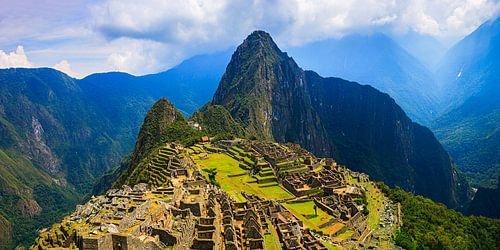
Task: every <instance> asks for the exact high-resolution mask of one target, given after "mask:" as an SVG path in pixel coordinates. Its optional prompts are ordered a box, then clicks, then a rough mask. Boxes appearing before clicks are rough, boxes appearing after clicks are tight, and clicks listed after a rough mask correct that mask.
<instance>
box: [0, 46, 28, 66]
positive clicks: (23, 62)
mask: <svg viewBox="0 0 500 250" xmlns="http://www.w3.org/2000/svg"><path fill="white" fill-rule="evenodd" d="M31 67H33V65H32V64H31V62H30V61H29V60H28V57H27V56H26V54H25V53H24V48H23V46H17V49H16V51H15V52H10V53H5V52H4V51H3V50H0V68H31Z"/></svg>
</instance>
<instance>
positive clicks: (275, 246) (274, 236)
mask: <svg viewBox="0 0 500 250" xmlns="http://www.w3.org/2000/svg"><path fill="white" fill-rule="evenodd" d="M267 224H268V228H269V232H270V233H269V234H264V244H265V245H266V249H268V250H280V249H281V245H280V239H279V237H278V233H277V232H276V230H275V229H274V227H273V226H272V224H271V222H270V221H268V222H267Z"/></svg>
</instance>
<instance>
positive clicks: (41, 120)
mask: <svg viewBox="0 0 500 250" xmlns="http://www.w3.org/2000/svg"><path fill="white" fill-rule="evenodd" d="M229 56H230V54H229V53H228V52H220V53H216V54H212V55H204V56H196V57H193V58H191V59H188V60H186V61H185V62H183V63H181V64H180V65H178V66H176V67H174V68H172V69H170V70H167V71H165V72H161V73H158V74H153V75H146V76H132V75H129V74H125V73H119V72H112V73H104V74H94V75H90V76H88V77H86V78H84V79H82V80H77V79H73V78H71V77H68V76H67V75H65V74H64V73H61V72H59V71H57V70H53V69H48V68H40V69H2V70H0V93H1V94H0V205H1V206H0V229H1V230H0V231H1V232H2V233H1V234H0V243H1V244H2V245H5V244H7V243H5V244H4V242H8V244H12V246H16V245H17V244H26V243H27V242H29V241H30V237H33V236H34V235H35V231H36V229H37V228H40V227H41V226H47V225H48V224H47V223H50V222H53V221H54V220H56V219H58V218H59V217H60V216H61V215H62V214H63V213H65V212H67V211H69V210H70V209H71V208H72V207H73V206H74V204H76V203H77V202H78V201H80V199H82V197H83V196H84V195H85V194H88V193H89V192H90V191H91V188H92V185H93V183H94V181H95V180H96V178H97V177H100V176H101V175H103V174H104V173H105V172H106V171H108V170H110V169H112V167H115V166H121V167H122V168H124V166H128V164H127V163H126V162H121V163H120V160H121V159H122V158H123V157H124V156H125V155H127V154H128V153H129V152H130V151H131V150H132V149H133V146H134V142H135V139H136V135H137V133H138V131H139V128H140V125H141V123H142V121H143V119H144V116H145V114H146V112H147V110H148V108H149V107H150V106H151V105H152V104H153V103H154V102H155V101H156V100H157V99H159V97H161V96H167V97H170V98H171V99H172V100H174V101H175V103H176V105H178V106H179V107H181V109H182V111H183V113H185V114H190V113H192V112H194V111H195V110H196V109H198V108H199V107H201V106H202V105H203V104H204V103H206V102H207V101H208V100H209V99H210V98H211V96H212V94H213V92H214V91H215V88H216V86H217V83H218V81H219V80H220V76H221V75H222V73H223V72H224V69H225V65H226V62H227V60H228V59H229ZM115 174H116V173H115ZM107 177H109V178H110V179H114V178H116V175H115V176H113V175H111V176H110V175H107ZM111 177H113V178H111ZM103 178H104V177H103ZM104 186H105V185H104ZM104 186H103V187H104ZM13 225H15V226H13ZM3 232H6V233H3ZM3 238H5V239H3ZM10 246H11V245H9V247H8V248H10Z"/></svg>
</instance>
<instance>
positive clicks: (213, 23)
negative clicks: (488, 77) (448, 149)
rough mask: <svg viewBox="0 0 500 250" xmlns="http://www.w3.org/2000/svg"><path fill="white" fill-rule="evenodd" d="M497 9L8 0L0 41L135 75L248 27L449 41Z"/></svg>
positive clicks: (36, 54)
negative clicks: (417, 36) (418, 36)
mask: <svg viewBox="0 0 500 250" xmlns="http://www.w3.org/2000/svg"><path fill="white" fill-rule="evenodd" d="M54 9H57V10H63V11H57V12H54ZM499 10H500V2H498V1H497V0H438V1H435V0H408V1H401V0H350V1H345V0H183V1H178V0H147V1H136V0H102V1H97V0H92V1H87V0H75V1H51V0H46V1H40V2H37V3H36V4H34V3H33V2H32V1H28V0H18V1H12V2H8V3H6V4H5V5H3V6H2V8H0V33H2V36H0V48H5V47H9V48H10V47H12V46H13V45H17V44H23V45H25V46H29V48H30V51H29V55H30V59H31V60H32V62H33V64H35V65H53V64H54V63H55V62H57V60H61V59H62V58H64V59H66V60H69V61H71V66H72V70H73V71H74V72H76V73H79V74H80V75H83V74H88V73H91V72H97V71H103V70H104V71H105V70H121V71H127V72H130V73H134V74H145V73H153V72H157V71H160V70H164V69H166V68H168V67H171V66H173V65H175V64H177V63H179V62H180V61H181V60H183V59H185V58H187V57H190V56H193V55H196V54H200V53H210V52H214V51H217V50H223V49H226V48H228V47H230V46H235V45H238V44H239V43H240V42H241V41H242V40H243V39H244V38H245V37H246V36H247V35H248V34H249V33H250V32H251V31H253V30H255V29H262V30H266V31H268V32H269V33H271V35H272V36H273V38H275V40H276V41H277V43H278V44H279V45H280V46H281V47H284V48H285V49H286V47H287V46H294V45H300V44H304V43H308V42H313V41H317V40H322V39H327V38H332V37H340V36H343V35H346V34H350V33H369V32H384V33H393V34H395V33H397V34H404V33H406V32H408V31H409V30H412V31H415V32H418V33H421V34H426V35H431V36H433V37H435V38H438V39H440V40H450V41H456V40H457V39H459V38H461V37H463V36H464V35H466V34H468V33H470V32H471V31H473V30H474V29H475V28H477V27H478V26H479V25H480V24H481V23H483V22H484V21H486V20H488V19H489V18H492V17H495V16H498V13H499ZM13 43H14V44H13ZM5 54H6V53H3V54H2V57H6V56H5Z"/></svg>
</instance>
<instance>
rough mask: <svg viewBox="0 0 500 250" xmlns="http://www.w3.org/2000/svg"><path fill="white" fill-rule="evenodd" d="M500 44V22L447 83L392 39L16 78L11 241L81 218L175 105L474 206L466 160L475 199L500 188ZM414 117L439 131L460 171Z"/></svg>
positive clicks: (25, 72)
mask: <svg viewBox="0 0 500 250" xmlns="http://www.w3.org/2000/svg"><path fill="white" fill-rule="evenodd" d="M499 38H500V21H499V20H496V21H494V22H488V23H485V24H483V25H482V26H481V27H480V28H478V30H477V31H475V32H474V33H472V34H471V35H469V36H467V37H466V38H464V39H463V40H462V41H461V42H459V43H458V44H457V45H455V46H454V47H453V48H452V49H450V51H449V52H448V53H447V54H446V55H445V57H444V59H443V60H442V61H441V63H440V64H439V69H438V70H437V71H436V72H435V73H433V72H432V71H431V70H429V69H428V67H427V66H424V64H423V63H421V62H420V61H419V60H417V59H416V58H415V57H414V56H412V55H411V54H410V53H408V52H407V51H405V49H403V48H402V47H401V46H399V45H398V44H397V43H396V42H394V41H393V40H392V39H391V38H389V37H387V36H385V35H380V34H375V35H371V36H361V35H353V36H348V37H345V38H342V39H340V40H327V41H323V42H317V43H314V44H310V45H305V46H303V47H300V48H291V50H290V51H291V52H290V55H291V56H292V58H293V59H292V58H290V57H288V55H287V54H284V53H282V52H281V50H280V49H279V48H278V47H277V45H276V44H274V42H273V41H272V39H271V38H270V37H269V35H268V34H266V33H264V32H255V33H253V34H252V35H251V36H249V38H248V39H247V40H246V41H245V42H244V43H243V45H241V46H240V48H239V49H238V50H236V52H235V53H234V54H233V56H232V57H231V54H232V53H233V51H232V50H228V51H225V52H220V53H216V54H212V55H205V56H197V57H194V58H192V59H189V60H186V61H185V62H183V63H182V64H180V65H178V66H177V67H175V68H173V69H171V70H168V71H165V72H161V73H158V74H152V75H146V76H132V75H129V74H126V73H119V72H111V73H103V74H93V75H90V76H88V77H86V78H84V79H81V80H76V79H73V78H70V77H68V76H67V75H65V74H63V73H61V72H58V71H56V70H53V69H46V68H42V69H2V70H0V89H1V96H0V162H1V163H2V164H0V173H1V175H0V188H1V189H0V192H1V197H2V199H0V212H1V213H0V229H2V231H3V232H11V233H7V234H5V235H1V234H0V237H4V238H9V239H10V238H14V239H15V241H16V242H20V240H23V239H25V236H26V235H28V234H32V233H33V232H35V230H36V229H37V228H38V227H39V226H40V225H44V226H46V225H48V224H49V223H50V222H51V219H53V218H56V217H58V216H60V215H61V214H62V213H64V212H65V211H66V210H67V209H69V208H71V207H72V206H73V205H74V204H76V203H77V202H78V200H79V199H80V198H81V196H83V195H84V194H86V193H87V192H88V191H89V190H90V188H91V185H92V183H93V181H94V180H95V179H96V178H97V177H99V176H100V175H102V174H103V173H104V172H105V171H106V170H109V169H111V168H112V167H113V166H116V165H118V163H119V162H120V160H121V159H122V158H123V157H124V156H125V155H127V154H128V153H129V152H130V151H131V149H132V148H133V145H134V141H135V139H136V135H137V134H138V131H139V126H140V125H141V124H142V122H143V119H144V116H145V114H146V111H147V110H148V109H149V108H150V107H151V105H153V103H154V102H155V101H156V100H158V99H159V98H161V97H167V98H168V99H169V100H170V101H172V103H174V104H175V106H176V107H177V108H178V109H179V110H180V112H181V113H182V114H184V115H185V116H188V115H190V114H192V113H193V112H195V111H196V110H198V109H199V108H200V107H202V106H203V105H204V104H206V103H207V102H209V101H211V102H210V103H209V104H208V105H207V106H205V107H204V108H203V109H201V110H200V112H199V113H198V114H197V116H195V118H196V117H198V118H199V119H201V120H200V121H203V120H205V121H206V120H211V121H212V122H213V121H214V120H217V121H220V120H221V119H210V118H213V116H212V115H211V114H217V115H220V116H218V117H223V118H224V119H222V120H224V121H226V120H227V121H229V122H228V123H227V124H219V125H220V127H222V128H223V129H221V131H226V130H227V128H229V129H231V130H232V131H238V132H240V130H241V129H242V128H244V130H245V133H247V134H249V135H253V136H255V137H257V138H259V139H265V140H275V141H279V142H287V141H292V142H296V143H300V144H301V145H303V146H304V147H305V148H307V149H309V150H311V151H313V152H314V153H316V154H318V155H320V156H331V157H334V158H336V159H337V160H338V161H339V162H340V163H344V164H346V165H348V166H349V167H352V168H353V169H354V170H357V171H364V172H367V173H368V174H370V175H371V176H372V178H373V179H374V180H384V181H385V182H386V183H387V184H390V185H398V186H401V187H403V188H405V189H406V190H409V191H412V192H415V193H418V194H423V195H425V196H427V197H431V198H433V199H434V200H436V201H440V202H443V203H445V204H447V205H449V206H450V207H458V206H461V205H463V204H464V203H465V202H466V201H467V195H468V194H467V191H468V190H467V189H468V185H467V182H466V181H465V180H464V178H463V176H462V175H461V174H460V173H459V172H458V171H456V167H455V165H454V163H453V160H454V161H456V163H457V167H458V168H460V169H461V170H463V171H464V172H465V173H466V174H467V175H468V177H470V178H471V179H472V180H473V184H475V185H485V186H489V187H492V186H494V181H495V180H496V179H497V176H498V175H499V174H500V173H499V172H498V171H499V169H500V167H499V159H500V151H499V144H500V143H499V142H500V136H499V134H498V130H499V126H498V124H499V120H498V118H499V115H500V113H499V108H500V107H499V100H500V98H498V94H499V89H498V82H499V78H498V74H497V72H498V70H499V69H500V66H499V62H498V58H500V51H499V47H498V46H500V41H499V40H500V39H499ZM230 59H231V61H230ZM294 59H296V60H297V62H298V65H297V63H295V61H294ZM228 62H230V63H229V65H228ZM299 65H300V66H303V67H305V68H307V69H311V70H314V71H318V73H319V75H318V74H316V73H315V72H313V71H304V70H302V69H301V68H300V67H299ZM226 66H227V68H226ZM320 75H321V76H320ZM330 76H335V77H341V78H345V79H347V80H353V81H357V82H360V83H361V84H369V85H371V86H366V85H361V84H358V83H354V82H349V81H347V80H343V79H341V78H333V77H330ZM324 77H326V78H324ZM219 81H220V82H219ZM214 93H215V94H214ZM212 97H213V98H212ZM393 98H394V99H393ZM400 106H401V107H400ZM221 107H224V108H223V109H222V108H221ZM207 114H208V115H207ZM200 117H204V119H203V118H200ZM409 117H410V118H412V119H415V121H418V123H422V124H424V125H432V126H431V127H432V129H433V131H435V132H436V136H437V137H438V139H440V140H441V142H442V143H443V144H444V146H445V148H446V149H448V150H449V152H450V154H451V156H452V158H453V160H452V159H450V157H449V155H448V153H447V152H446V150H445V149H444V148H443V147H442V146H441V145H440V144H439V142H438V141H437V140H436V139H435V138H434V135H433V134H432V132H431V131H430V130H429V129H427V128H425V127H423V126H421V125H419V124H417V123H414V122H412V120H410V118H409ZM201 123H203V122H201ZM47 197H51V198H50V199H48V198H47ZM483 197H484V196H483ZM61 204H62V205H61ZM55 208H60V209H55ZM14 224H15V225H16V226H15V227H14V226H13V225H14ZM28 240H29V239H28Z"/></svg>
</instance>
